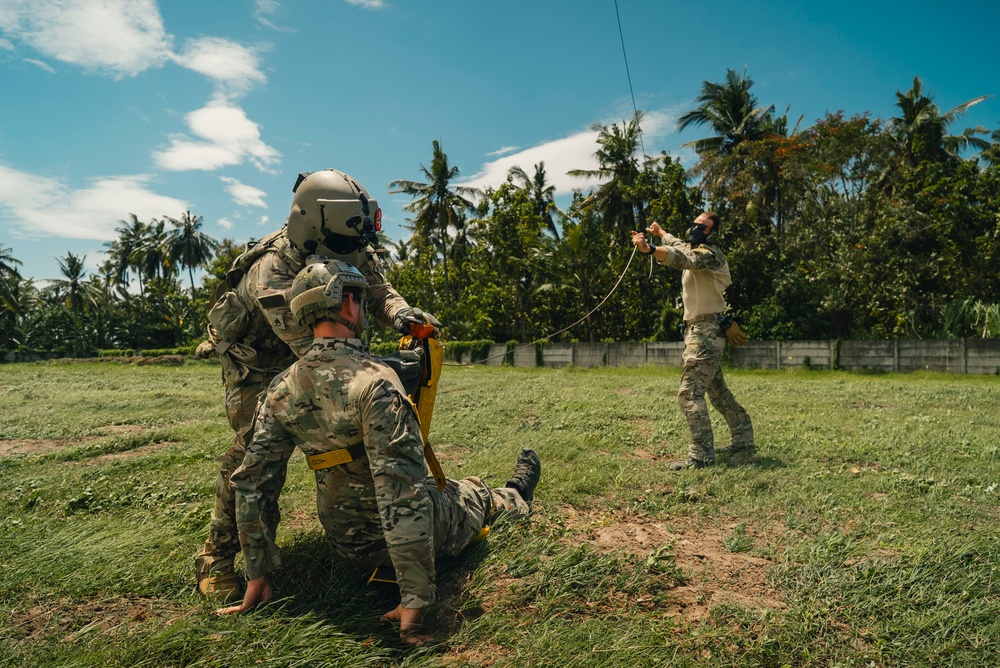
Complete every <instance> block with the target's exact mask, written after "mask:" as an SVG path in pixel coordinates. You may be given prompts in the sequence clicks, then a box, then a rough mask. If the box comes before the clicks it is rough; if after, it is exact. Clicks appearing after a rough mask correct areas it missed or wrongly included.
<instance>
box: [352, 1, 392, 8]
mask: <svg viewBox="0 0 1000 668" xmlns="http://www.w3.org/2000/svg"><path fill="white" fill-rule="evenodd" d="M347 4H349V5H354V6H355V7H364V8H365V9H382V8H383V7H386V6H387V5H386V4H385V1H384V0H347Z"/></svg>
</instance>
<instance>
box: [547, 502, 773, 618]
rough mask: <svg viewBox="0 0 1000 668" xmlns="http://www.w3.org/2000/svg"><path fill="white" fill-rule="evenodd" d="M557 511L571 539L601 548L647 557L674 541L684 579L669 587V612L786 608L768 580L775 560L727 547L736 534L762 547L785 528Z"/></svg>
mask: <svg viewBox="0 0 1000 668" xmlns="http://www.w3.org/2000/svg"><path fill="white" fill-rule="evenodd" d="M559 512H560V514H561V515H562V516H563V517H565V518H566V526H567V528H569V529H571V535H570V537H569V539H570V540H572V541H574V542H575V541H585V542H587V543H588V544H590V545H592V546H594V548H595V549H597V550H598V551H600V552H612V551H615V550H625V551H626V552H631V553H633V554H636V555H637V556H639V557H640V558H645V557H647V556H649V554H650V553H651V552H652V551H653V550H656V549H658V548H661V547H662V546H664V545H672V548H671V550H670V551H671V553H672V554H673V556H674V561H675V563H676V565H677V568H679V569H680V571H681V572H682V573H684V574H685V576H686V577H687V582H686V584H684V585H682V586H680V587H677V588H675V589H674V590H672V592H671V594H672V595H671V600H672V602H673V605H672V606H671V607H670V608H668V609H667V610H666V613H667V614H668V615H670V616H676V617H680V618H682V619H683V620H684V621H686V622H696V621H699V620H701V619H703V618H704V617H705V616H707V615H708V614H709V612H710V611H711V609H712V608H713V607H715V606H717V605H721V604H735V605H738V606H740V607H744V608H750V609H784V608H785V607H786V606H785V603H784V602H783V601H782V600H781V594H780V593H779V592H778V591H777V590H775V589H774V588H773V587H771V586H770V585H769V584H768V583H767V577H766V576H767V571H768V570H770V569H771V568H772V567H773V566H774V565H775V564H774V562H773V561H771V560H770V559H767V558H763V557H758V556H754V555H752V554H749V553H748V552H745V551H739V552H734V551H732V550H731V549H730V548H729V547H727V546H726V542H727V539H729V540H730V541H732V539H733V537H734V536H739V537H740V538H741V540H742V541H743V543H744V545H754V546H763V545H765V544H766V541H767V538H768V537H769V536H775V535H782V534H784V533H785V532H786V530H785V527H783V526H782V525H780V524H779V523H774V524H772V525H770V526H767V527H765V528H763V529H759V528H755V527H752V526H749V525H745V524H743V523H730V524H723V525H717V524H705V523H704V520H702V519H701V518H698V517H694V516H691V517H674V518H671V519H670V520H669V521H663V520H654V519H652V518H649V517H644V516H639V515H627V514H625V513H617V512H615V513H601V512H598V511H585V512H579V511H577V510H575V509H573V508H572V507H570V506H562V507H560V510H559Z"/></svg>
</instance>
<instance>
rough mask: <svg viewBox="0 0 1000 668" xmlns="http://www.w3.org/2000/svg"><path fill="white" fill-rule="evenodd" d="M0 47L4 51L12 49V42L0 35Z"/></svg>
mask: <svg viewBox="0 0 1000 668" xmlns="http://www.w3.org/2000/svg"><path fill="white" fill-rule="evenodd" d="M0 49H3V50H4V51H13V50H14V43H13V42H11V41H10V40H9V39H4V38H3V37H0Z"/></svg>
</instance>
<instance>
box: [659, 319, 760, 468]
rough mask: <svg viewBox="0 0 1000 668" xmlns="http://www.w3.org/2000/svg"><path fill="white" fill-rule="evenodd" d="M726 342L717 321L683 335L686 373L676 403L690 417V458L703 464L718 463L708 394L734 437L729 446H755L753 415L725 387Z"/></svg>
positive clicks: (690, 327) (701, 324)
mask: <svg viewBox="0 0 1000 668" xmlns="http://www.w3.org/2000/svg"><path fill="white" fill-rule="evenodd" d="M725 346H726V339H725V337H724V336H720V335H719V326H718V325H717V324H715V323H714V322H696V323H692V324H690V325H688V327H687V329H686V331H685V334H684V355H683V357H682V360H683V362H684V370H683V373H682V374H681V386H680V390H679V391H678V392H677V403H679V404H680V407H681V411H683V413H684V416H685V417H686V418H687V421H688V427H689V428H690V429H691V448H690V449H689V450H688V457H689V458H690V459H696V460H698V461H702V462H711V461H714V460H715V442H714V437H713V434H712V420H711V418H709V416H708V406H707V405H706V404H705V394H706V393H707V394H708V398H709V399H711V401H712V406H714V407H715V409H716V410H717V411H719V412H720V413H722V417H724V418H725V420H726V424H727V425H729V432H730V435H731V437H732V440H731V443H730V445H732V446H733V447H734V448H742V447H748V446H752V445H753V442H754V441H753V425H752V424H751V423H750V416H749V415H747V412H746V411H745V410H744V409H743V407H742V406H740V404H739V403H738V402H737V401H736V397H734V396H733V393H732V392H730V391H729V388H728V387H726V380H725V378H723V376H722V351H723V350H724V349H725Z"/></svg>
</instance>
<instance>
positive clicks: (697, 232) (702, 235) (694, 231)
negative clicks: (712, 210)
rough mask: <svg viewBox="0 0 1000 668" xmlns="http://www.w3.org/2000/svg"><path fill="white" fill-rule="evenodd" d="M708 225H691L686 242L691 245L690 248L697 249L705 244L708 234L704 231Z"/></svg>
mask: <svg viewBox="0 0 1000 668" xmlns="http://www.w3.org/2000/svg"><path fill="white" fill-rule="evenodd" d="M707 229H708V225H702V224H701V223H691V225H690V227H688V233H687V240H688V243H689V244H691V248H697V247H698V246H700V245H702V244H703V243H705V241H706V240H707V239H708V234H707V233H706V230H707Z"/></svg>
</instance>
